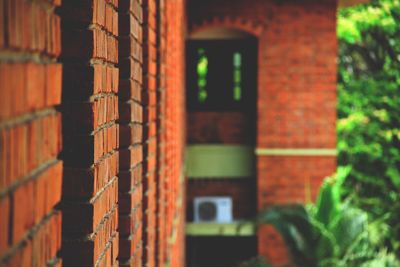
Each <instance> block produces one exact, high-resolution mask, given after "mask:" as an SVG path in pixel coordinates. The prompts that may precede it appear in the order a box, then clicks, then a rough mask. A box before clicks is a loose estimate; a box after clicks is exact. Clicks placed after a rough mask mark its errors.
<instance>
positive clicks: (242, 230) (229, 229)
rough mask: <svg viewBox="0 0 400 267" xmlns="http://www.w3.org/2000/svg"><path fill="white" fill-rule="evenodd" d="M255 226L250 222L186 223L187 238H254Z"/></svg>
mask: <svg viewBox="0 0 400 267" xmlns="http://www.w3.org/2000/svg"><path fill="white" fill-rule="evenodd" d="M255 232H256V231H255V226H254V224H253V223H251V222H249V221H243V222H233V223H186V235H187V236H254V235H255Z"/></svg>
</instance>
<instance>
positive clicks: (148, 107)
mask: <svg viewBox="0 0 400 267" xmlns="http://www.w3.org/2000/svg"><path fill="white" fill-rule="evenodd" d="M143 8H144V10H145V16H144V20H143V24H144V27H143V54H144V57H143V91H142V93H143V130H144V131H143V146H144V147H143V153H144V159H143V179H144V180H143V186H144V189H143V190H144V198H143V215H144V216H143V233H144V236H143V237H144V238H143V249H144V251H143V256H144V257H143V264H144V265H145V266H148V267H154V266H155V265H156V262H155V253H156V245H155V244H156V243H155V242H156V226H157V224H156V206H157V204H156V193H157V188H156V178H157V172H156V166H157V163H156V161H157V142H158V140H157V74H158V72H157V63H158V62H157V61H158V55H157V32H158V30H159V29H158V23H157V11H158V3H157V1H156V0H143Z"/></svg>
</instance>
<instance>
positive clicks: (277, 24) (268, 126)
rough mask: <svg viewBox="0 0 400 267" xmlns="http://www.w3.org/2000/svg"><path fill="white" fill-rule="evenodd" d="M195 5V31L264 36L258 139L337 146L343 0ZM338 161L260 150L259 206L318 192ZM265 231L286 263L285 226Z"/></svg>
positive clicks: (262, 246)
mask: <svg viewBox="0 0 400 267" xmlns="http://www.w3.org/2000/svg"><path fill="white" fill-rule="evenodd" d="M189 5H190V6H189V8H188V15H189V18H190V21H189V27H190V29H191V30H192V32H193V31H199V30H202V29H206V28H209V27H229V28H236V29H238V30H243V31H246V32H248V33H250V34H253V35H254V36H256V37H257V38H258V45H259V53H258V97H257V146H258V147H260V148H335V147H336V134H335V127H336V126H335V121H336V108H335V105H336V48H337V41H336V29H335V27H336V18H335V14H336V1H335V0H328V1H322V2H318V3H317V2H307V1H299V2H296V3H295V2H293V1H291V2H287V3H279V4H278V3H274V2H273V1H257V0H251V1H246V3H245V2H244V1H241V0H232V1H228V0H205V1H201V3H200V2H197V1H191V2H190V4H189ZM227 7H229V8H227ZM335 165H336V162H335V157H334V156H331V157H292V156H280V157H273V156H259V157H258V159H257V172H258V174H257V198H258V200H257V202H258V205H257V206H258V209H263V208H266V207H268V206H270V205H273V204H283V203H289V202H305V201H308V200H310V199H311V200H312V199H314V198H315V195H316V192H317V191H318V188H319V186H320V184H321V181H322V179H323V178H324V177H325V176H327V175H330V174H332V173H333V172H334V171H335V168H336V166H335ZM258 235H259V237H260V238H259V239H258V252H259V253H261V254H262V255H265V256H267V257H269V258H270V259H271V260H272V261H273V262H274V263H275V264H278V265H279V264H284V263H285V262H286V261H287V253H286V252H285V251H286V250H285V248H284V246H283V242H282V240H281V239H280V238H279V236H277V233H276V232H274V231H273V229H272V230H271V229H270V228H265V229H261V230H260V232H259V234H258ZM273 251H275V253H273Z"/></svg>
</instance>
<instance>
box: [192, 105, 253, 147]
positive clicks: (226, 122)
mask: <svg viewBox="0 0 400 267" xmlns="http://www.w3.org/2000/svg"><path fill="white" fill-rule="evenodd" d="M187 122H188V123H187V126H188V129H187V135H188V143H189V144H210V143H213V144H215V143H221V144H248V145H250V144H254V137H255V133H254V132H255V129H254V123H255V118H254V117H252V116H248V115H247V114H246V113H244V112H211V111H209V112H189V113H188V115H187Z"/></svg>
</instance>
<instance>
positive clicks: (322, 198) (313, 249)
mask: <svg viewBox="0 0 400 267" xmlns="http://www.w3.org/2000/svg"><path fill="white" fill-rule="evenodd" d="M350 171H351V170H350V168H339V171H338V173H337V174H336V175H335V176H334V177H331V178H328V179H326V181H325V182H324V184H323V186H322V187H321V190H320V192H319V195H318V202H317V204H310V205H309V206H308V207H307V208H304V206H302V205H285V206H276V207H273V208H271V209H269V210H268V211H266V212H263V213H261V214H260V215H259V218H258V222H259V223H270V224H272V225H273V226H274V227H275V228H276V229H277V230H278V231H279V233H280V234H281V235H282V237H283V239H284V240H285V242H286V245H287V246H288V248H289V251H290V252H291V255H292V260H293V262H294V263H295V264H296V265H297V266H299V267H356V266H357V267H358V266H400V262H399V261H397V259H396V257H395V256H394V255H393V254H391V253H387V252H386V251H385V250H382V249H380V240H379V237H378V233H379V232H381V231H382V229H384V228H385V224H384V223H383V222H382V221H372V222H371V221H369V219H368V213H367V212H365V211H363V210H361V209H359V208H357V207H354V206H353V205H351V203H349V202H347V201H343V200H342V199H343V198H342V194H341V192H342V187H343V183H344V182H345V178H346V176H347V175H348V174H349V173H350ZM379 264H381V265H379ZM248 266H249V267H254V266H257V265H248Z"/></svg>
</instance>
